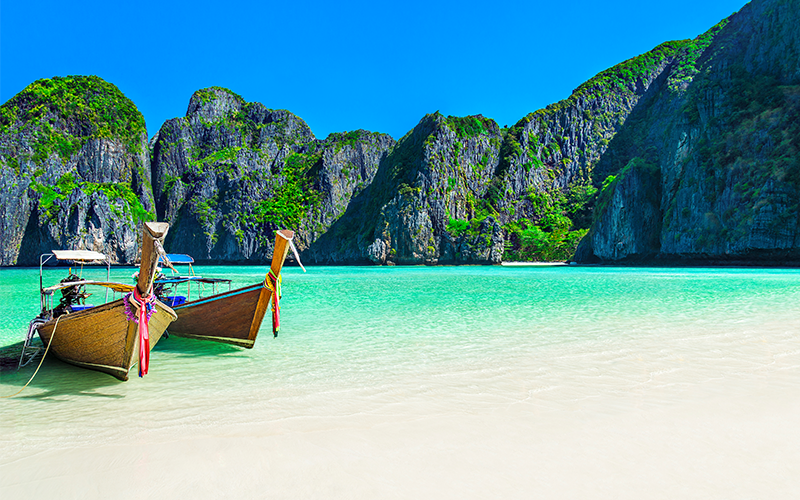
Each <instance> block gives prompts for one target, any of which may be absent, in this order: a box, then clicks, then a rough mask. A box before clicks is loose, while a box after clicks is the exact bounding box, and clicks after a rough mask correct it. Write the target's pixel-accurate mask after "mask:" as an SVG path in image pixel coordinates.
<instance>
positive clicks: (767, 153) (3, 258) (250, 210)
mask: <svg viewBox="0 0 800 500" xmlns="http://www.w3.org/2000/svg"><path fill="white" fill-rule="evenodd" d="M799 17H800V9H798V8H797V5H796V0H754V1H753V2H751V3H750V4H748V5H747V6H745V7H744V8H743V9H742V10H741V11H740V12H738V13H736V14H734V15H732V16H731V17H730V18H728V19H725V20H723V21H722V22H720V23H719V24H718V25H716V26H714V27H712V28H711V29H710V30H709V31H708V32H706V33H704V34H702V35H701V36H699V37H697V38H696V39H694V40H682V41H673V42H666V43H663V44H661V45H659V46H658V47H656V48H654V49H653V50H651V51H650V52H647V53H645V54H642V55H640V56H637V57H634V58H632V59H630V60H627V61H624V62H622V63H620V64H618V65H616V66H614V67H612V68H609V69H608V70H606V71H603V72H601V73H600V74H598V75H597V76H595V77H594V78H592V79H590V80H589V81H587V82H586V83H584V84H582V85H580V86H579V87H578V88H577V89H575V90H574V91H573V93H572V94H571V95H570V96H569V97H568V98H566V99H564V100H562V101H560V102H557V103H555V104H552V105H550V106H547V107H546V108H544V109H541V110H538V111H534V112H532V113H529V114H527V115H526V116H524V117H523V118H522V119H521V120H519V121H518V122H517V123H516V124H514V125H513V126H512V127H511V128H500V127H499V126H498V125H497V123H495V121H494V120H492V119H489V118H486V117H483V116H481V115H475V116H467V117H454V116H444V115H442V114H440V113H438V112H435V113H432V114H429V115H426V116H425V117H423V118H422V120H420V122H419V123H418V124H417V126H416V127H414V128H413V129H412V130H411V131H409V132H408V133H407V134H406V135H405V136H404V137H402V138H401V139H399V140H398V141H395V140H394V139H392V138H391V137H389V136H388V135H386V134H380V133H374V132H368V131H364V130H357V131H352V132H343V133H335V134H331V135H330V136H328V137H327V138H325V139H324V140H321V139H317V138H316V137H315V136H314V134H313V133H312V131H311V130H310V128H309V127H308V126H307V124H306V123H305V122H304V121H303V120H302V119H300V118H299V117H297V116H295V115H294V114H292V113H290V112H289V111H285V110H274V109H269V108H267V107H266V106H265V105H263V104H261V103H257V102H247V101H245V100H244V99H243V98H242V97H240V96H238V95H237V94H235V93H234V92H232V91H230V90H227V89H222V88H218V87H212V88H207V89H203V90H199V91H197V92H195V93H194V95H192V96H191V99H190V100H189V105H188V109H187V112H186V115H185V116H183V117H180V118H175V119H172V120H169V121H167V122H166V123H164V124H163V126H162V127H161V129H160V130H159V132H158V133H157V134H156V135H155V136H154V137H153V139H152V140H151V142H150V144H149V145H147V144H145V140H146V132H145V128H144V122H143V120H142V118H141V115H140V114H139V113H138V111H136V108H135V106H134V105H133V103H131V102H130V101H129V100H127V99H125V98H124V96H122V94H121V93H119V91H118V89H116V87H114V86H113V85H111V84H108V83H106V82H103V81H102V80H100V79H99V78H96V77H68V78H53V79H50V80H42V81H39V82H35V83H33V84H32V85H31V86H29V87H28V88H27V89H25V91H23V92H22V93H20V94H19V95H18V96H15V97H14V98H13V99H11V100H10V101H8V102H7V103H5V104H3V105H2V106H0V164H1V165H0V196H2V197H3V206H4V207H7V208H6V211H5V213H4V216H3V218H2V219H0V265H10V264H15V263H18V264H23V263H33V262H34V261H35V258H36V256H37V255H38V253H40V252H41V251H45V250H49V249H50V248H51V247H81V248H93V249H98V250H102V251H105V252H107V253H110V254H112V256H113V258H114V259H115V260H116V261H118V262H130V261H131V260H133V259H134V258H135V253H136V244H137V243H136V242H137V234H138V228H137V226H138V222H139V221H140V220H143V219H149V218H153V217H158V219H159V220H165V221H168V222H170V223H171V224H172V226H173V227H172V230H171V231H170V235H169V238H168V241H167V244H168V247H169V249H170V250H171V251H175V252H187V253H190V254H192V255H194V256H195V257H196V258H197V259H199V260H214V261H227V262H261V261H264V260H267V259H268V258H269V257H270V255H271V251H272V249H271V245H272V237H273V232H274V230H275V229H278V228H281V227H287V228H291V229H294V230H295V231H296V232H297V239H296V241H297V244H298V247H299V249H300V250H301V251H302V253H303V258H304V260H306V261H308V262H316V263H336V264H346V263H370V262H372V263H376V264H462V263H463V264H492V263H498V262H500V261H501V260H503V259H506V260H566V259H570V258H575V259H576V260H579V261H581V262H630V261H636V262H654V261H659V260H665V259H666V260H669V261H679V262H680V261H687V260H692V261H697V260H705V261H708V260H712V261H721V260H729V261H762V262H782V263H783V262H800V249H798V246H799V245H800V236H798V234H799V233H800V154H798V152H799V151H798V149H800V22H798V21H800V19H798V18H799ZM148 153H149V154H148ZM151 178H152V183H153V185H152V187H151V186H150V179H151ZM579 242H580V245H579Z"/></svg>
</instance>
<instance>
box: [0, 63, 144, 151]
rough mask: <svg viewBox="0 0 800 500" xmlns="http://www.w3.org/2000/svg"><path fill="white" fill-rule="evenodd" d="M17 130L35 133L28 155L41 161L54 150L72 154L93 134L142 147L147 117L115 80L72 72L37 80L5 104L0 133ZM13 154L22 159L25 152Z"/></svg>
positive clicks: (0, 108)
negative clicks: (114, 82)
mask: <svg viewBox="0 0 800 500" xmlns="http://www.w3.org/2000/svg"><path fill="white" fill-rule="evenodd" d="M12 133H18V134H32V136H33V138H34V140H33V141H32V144H31V147H32V149H33V154H31V155H30V157H29V159H30V160H32V161H33V162H34V163H36V164H41V163H42V162H43V161H44V160H45V159H46V158H47V157H49V156H50V155H51V154H52V153H56V154H58V156H59V157H60V158H61V159H62V160H64V161H66V160H69V159H70V158H71V157H72V155H74V154H75V153H76V152H77V151H78V150H80V148H81V147H82V146H83V145H84V144H85V143H86V141H87V140H88V139H90V138H111V139H119V140H120V141H121V142H122V143H123V144H124V145H125V147H126V148H127V149H128V151H129V152H131V153H138V152H140V151H141V148H142V141H143V137H144V136H145V123H144V117H143V116H142V114H141V113H140V112H139V110H138V109H137V108H136V106H135V105H134V104H133V102H132V101H131V100H130V99H128V98H127V97H125V95H123V94H122V92H120V90H119V89H118V88H117V87H116V86H114V85H113V84H111V83H108V82H106V81H104V80H103V79H101V78H99V77H96V76H67V77H54V78H47V79H43V80H37V81H35V82H33V83H32V84H30V85H28V86H27V87H25V89H24V90H22V92H20V93H19V94H17V95H16V96H14V97H13V98H11V99H10V100H8V101H7V102H6V103H5V104H3V105H2V106H0V135H7V134H12ZM7 154H8V152H7ZM13 157H15V158H17V161H19V160H20V159H24V158H25V153H23V152H21V151H20V152H18V153H17V154H15V155H13Z"/></svg>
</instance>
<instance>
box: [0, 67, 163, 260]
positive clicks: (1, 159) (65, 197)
mask: <svg viewBox="0 0 800 500" xmlns="http://www.w3.org/2000/svg"><path fill="white" fill-rule="evenodd" d="M0 204H2V206H3V216H2V218H0V265H13V264H20V265H33V264H36V263H38V257H39V255H40V254H41V253H44V252H48V251H50V250H52V249H59V248H84V249H92V250H97V251H101V252H104V253H106V254H108V255H109V256H110V257H111V259H112V260H113V261H114V262H118V263H131V262H133V261H134V260H135V259H136V253H137V251H138V242H139V238H140V230H139V225H140V223H141V221H142V220H151V219H152V218H153V217H154V211H155V205H154V203H153V199H152V194H151V188H150V159H149V155H148V151H147V132H146V130H145V125H144V118H143V117H142V115H141V113H139V111H138V110H137V109H136V106H135V105H134V104H133V103H132V102H131V101H130V100H129V99H127V98H126V97H125V96H124V95H123V94H122V93H121V92H120V91H119V89H117V88H116V87H115V86H114V85H112V84H110V83H107V82H105V81H103V80H102V79H100V78H97V77H83V76H74V77H66V78H58V77H56V78H52V79H45V80H38V81H36V82H34V83H32V84H31V85H29V86H28V87H26V88H25V89H24V90H23V91H22V92H20V93H19V94H17V95H16V96H15V97H14V98H12V99H10V100H9V101H7V102H6V103H4V104H3V105H2V106H0Z"/></svg>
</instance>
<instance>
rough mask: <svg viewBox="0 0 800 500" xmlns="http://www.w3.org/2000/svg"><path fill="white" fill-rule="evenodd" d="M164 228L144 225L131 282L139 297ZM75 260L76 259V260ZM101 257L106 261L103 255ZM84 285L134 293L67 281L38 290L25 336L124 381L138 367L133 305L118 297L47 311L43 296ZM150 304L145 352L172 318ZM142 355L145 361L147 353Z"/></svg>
mask: <svg viewBox="0 0 800 500" xmlns="http://www.w3.org/2000/svg"><path fill="white" fill-rule="evenodd" d="M168 229H169V224H167V223H163V222H146V223H145V224H144V230H143V235H142V263H141V266H140V269H139V277H138V281H137V283H136V289H137V291H138V293H139V295H141V296H142V297H145V296H146V295H147V294H148V292H150V290H151V289H152V285H153V280H154V278H155V273H156V264H157V262H158V252H157V249H156V245H159V246H160V245H161V243H162V242H163V241H164V237H165V236H166V234H167V231H168ZM86 253H87V254H88V253H93V252H86ZM54 254H55V252H54ZM61 254H62V255H64V256H66V257H64V258H66V259H70V260H80V256H81V255H82V253H81V252H80V251H77V252H76V251H73V252H61ZM46 255H47V254H46ZM76 256H77V257H78V259H75V257H76ZM100 256H101V257H103V258H105V257H104V256H102V254H100ZM56 258H59V257H58V256H57V257H56ZM40 262H42V261H41V260H40ZM86 285H100V286H105V287H107V288H111V289H113V290H115V291H126V290H132V289H133V287H132V286H130V285H123V284H115V283H108V282H105V283H104V282H96V281H75V282H67V283H62V284H60V285H56V286H55V287H50V288H48V289H45V288H42V289H41V291H42V305H43V307H42V313H41V314H40V316H39V317H38V318H36V319H35V320H34V321H33V322H32V323H31V329H30V330H29V337H30V335H31V333H32V332H33V331H34V329H37V330H38V332H39V336H40V337H41V339H42V342H43V343H44V345H45V346H48V345H49V348H50V350H51V351H52V352H53V353H54V354H55V355H56V356H57V357H58V358H59V359H61V360H62V361H65V362H67V363H71V364H73V365H77V366H81V367H84V368H90V369H93V370H99V371H102V372H106V373H109V374H111V375H113V376H114V377H116V378H118V379H120V380H127V379H128V371H129V370H130V368H131V367H132V366H134V365H135V364H137V363H139V360H140V355H139V354H140V344H141V343H142V342H141V341H142V339H141V338H140V332H139V324H138V323H137V322H134V321H132V320H130V319H129V317H130V314H131V313H134V314H135V313H138V310H139V309H138V308H139V306H138V303H137V302H136V301H134V300H129V299H128V298H122V299H118V300H114V301H111V302H108V303H106V304H103V305H100V306H96V307H88V308H85V307H79V306H78V307H75V306H69V307H68V308H67V309H66V310H64V309H61V310H59V308H57V307H56V308H49V309H48V308H46V304H47V297H46V295H47V294H48V293H49V294H52V293H53V291H55V290H57V289H63V288H64V287H69V286H74V287H78V288H76V290H77V289H79V288H80V287H83V286H86ZM153 305H154V306H155V310H154V311H153V312H152V316H150V319H149V321H148V325H149V328H148V330H149V348H150V349H152V348H153V346H154V345H156V343H157V342H158V340H159V338H161V335H162V334H163V333H164V331H165V330H166V328H167V326H168V325H169V324H170V323H171V322H172V321H173V320H174V319H175V318H176V317H177V316H176V315H175V312H174V311H173V310H172V309H170V308H169V307H167V306H166V305H164V304H162V303H161V302H159V301H158V300H155V303H154V304H153ZM126 306H127V308H128V311H127V312H126ZM26 343H27V340H26ZM51 343H52V345H50V344H51ZM23 355H24V353H23ZM147 355H148V356H149V351H148V352H147ZM145 373H146V372H145Z"/></svg>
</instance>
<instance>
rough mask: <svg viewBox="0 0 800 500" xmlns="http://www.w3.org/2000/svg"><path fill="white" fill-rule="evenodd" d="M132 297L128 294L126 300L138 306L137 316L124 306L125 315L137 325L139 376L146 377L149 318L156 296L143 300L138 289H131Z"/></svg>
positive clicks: (148, 364)
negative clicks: (133, 301) (134, 302)
mask: <svg viewBox="0 0 800 500" xmlns="http://www.w3.org/2000/svg"><path fill="white" fill-rule="evenodd" d="M132 295H133V297H131V294H130V293H129V294H128V295H126V298H127V299H128V300H131V298H132V299H133V300H135V301H136V303H137V304H138V305H139V311H138V314H137V316H138V317H137V316H134V315H133V314H132V313H131V311H130V310H129V309H128V307H127V306H126V308H125V313H126V315H127V316H128V319H129V320H133V321H135V322H136V323H138V324H139V376H140V377H142V376H144V375H147V371H148V369H149V368H150V328H149V323H150V316H152V315H153V312H154V311H155V306H154V305H153V302H154V301H155V298H156V296H155V295H154V294H150V295H148V296H147V298H143V297H142V296H141V295H140V294H139V288H138V287H134V288H133V294H132Z"/></svg>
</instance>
